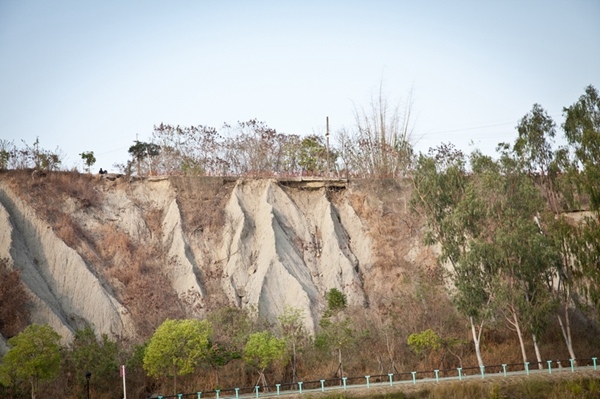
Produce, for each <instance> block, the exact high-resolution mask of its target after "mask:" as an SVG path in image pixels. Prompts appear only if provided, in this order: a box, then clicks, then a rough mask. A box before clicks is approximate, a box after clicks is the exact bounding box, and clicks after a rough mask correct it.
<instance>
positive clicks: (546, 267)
mask: <svg viewBox="0 0 600 399" xmlns="http://www.w3.org/2000/svg"><path fill="white" fill-rule="evenodd" d="M500 149H501V150H502V155H501V157H500V160H499V161H497V162H492V161H490V159H489V157H483V158H482V156H481V155H480V154H477V153H475V154H473V157H472V160H471V163H472V164H473V165H474V166H473V170H474V175H473V179H472V181H471V182H470V184H469V187H468V189H467V190H468V192H469V195H467V196H465V198H466V199H467V200H466V201H463V203H462V204H461V207H460V208H462V207H463V206H464V208H462V209H459V212H458V215H459V217H460V218H462V215H466V216H467V217H466V218H464V219H463V220H464V222H462V223H461V224H462V225H463V226H465V227H466V228H467V229H468V231H469V251H468V253H467V254H466V257H465V260H466V261H467V262H474V264H475V265H480V267H481V268H482V269H483V270H485V271H486V275H487V278H488V279H493V280H494V284H495V290H494V295H493V297H492V300H493V304H494V308H495V309H497V310H498V311H499V312H500V313H501V314H502V315H504V318H505V320H506V321H507V323H508V326H509V327H510V328H511V329H513V330H514V331H515V332H516V333H517V337H518V339H519V343H520V346H521V352H522V356H523V361H524V362H526V361H527V353H526V351H525V343H524V334H525V332H529V333H530V334H531V335H532V339H533V342H534V347H535V348H536V357H537V358H538V363H539V362H541V354H540V353H539V348H538V341H539V336H540V334H541V333H542V332H543V320H544V319H545V317H546V315H547V312H548V310H549V301H548V298H547V295H545V293H547V289H546V287H545V286H544V283H545V282H546V281H547V280H549V279H551V270H552V269H551V266H552V265H553V263H554V262H555V261H556V252H555V251H554V247H553V246H552V245H551V241H550V239H549V238H548V237H547V236H546V235H544V234H541V232H540V229H539V226H538V224H537V223H536V219H535V217H536V215H538V214H539V213H540V212H541V211H543V209H544V207H545V202H544V199H543V197H542V195H541V193H540V191H539V190H538V189H537V187H536V186H535V185H534V184H533V182H532V180H531V179H530V178H529V176H527V175H526V174H524V173H522V171H521V170H520V167H519V163H518V160H516V159H515V158H514V157H512V156H511V155H510V153H509V152H508V146H507V145H505V146H502V147H501V148H500ZM481 160H483V161H484V162H483V163H482V162H481ZM481 165H484V166H485V168H481ZM473 214H478V215H479V216H480V217H479V218H478V220H477V223H476V225H473V224H472V215H473ZM465 222H466V223H465Z"/></svg>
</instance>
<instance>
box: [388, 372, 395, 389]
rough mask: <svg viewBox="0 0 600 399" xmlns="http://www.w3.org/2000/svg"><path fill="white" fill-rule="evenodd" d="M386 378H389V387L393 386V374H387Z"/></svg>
mask: <svg viewBox="0 0 600 399" xmlns="http://www.w3.org/2000/svg"><path fill="white" fill-rule="evenodd" d="M388 377H390V386H392V385H394V374H392V373H389V374H388Z"/></svg>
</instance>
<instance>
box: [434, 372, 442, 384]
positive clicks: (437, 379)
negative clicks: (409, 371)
mask: <svg viewBox="0 0 600 399" xmlns="http://www.w3.org/2000/svg"><path fill="white" fill-rule="evenodd" d="M433 372H434V373H435V382H440V378H439V374H440V370H433Z"/></svg>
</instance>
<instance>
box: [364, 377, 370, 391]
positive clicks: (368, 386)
mask: <svg viewBox="0 0 600 399" xmlns="http://www.w3.org/2000/svg"><path fill="white" fill-rule="evenodd" d="M365 378H366V379H367V388H371V386H370V385H369V378H371V376H370V375H365Z"/></svg>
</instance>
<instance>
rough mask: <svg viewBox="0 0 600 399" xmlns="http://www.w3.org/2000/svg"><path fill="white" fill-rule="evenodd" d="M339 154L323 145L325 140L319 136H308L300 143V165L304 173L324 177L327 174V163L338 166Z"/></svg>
mask: <svg viewBox="0 0 600 399" xmlns="http://www.w3.org/2000/svg"><path fill="white" fill-rule="evenodd" d="M336 159H337V154H336V153H335V152H334V151H331V150H329V153H328V149H327V146H326V145H325V144H324V143H323V138H322V137H321V136H317V135H311V136H307V137H305V138H304V139H302V141H301V142H300V150H299V154H298V165H299V166H300V167H301V168H302V171H304V172H308V173H310V174H315V175H322V174H325V173H326V172H327V166H328V165H327V162H328V160H329V163H330V164H332V165H335V164H336Z"/></svg>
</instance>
